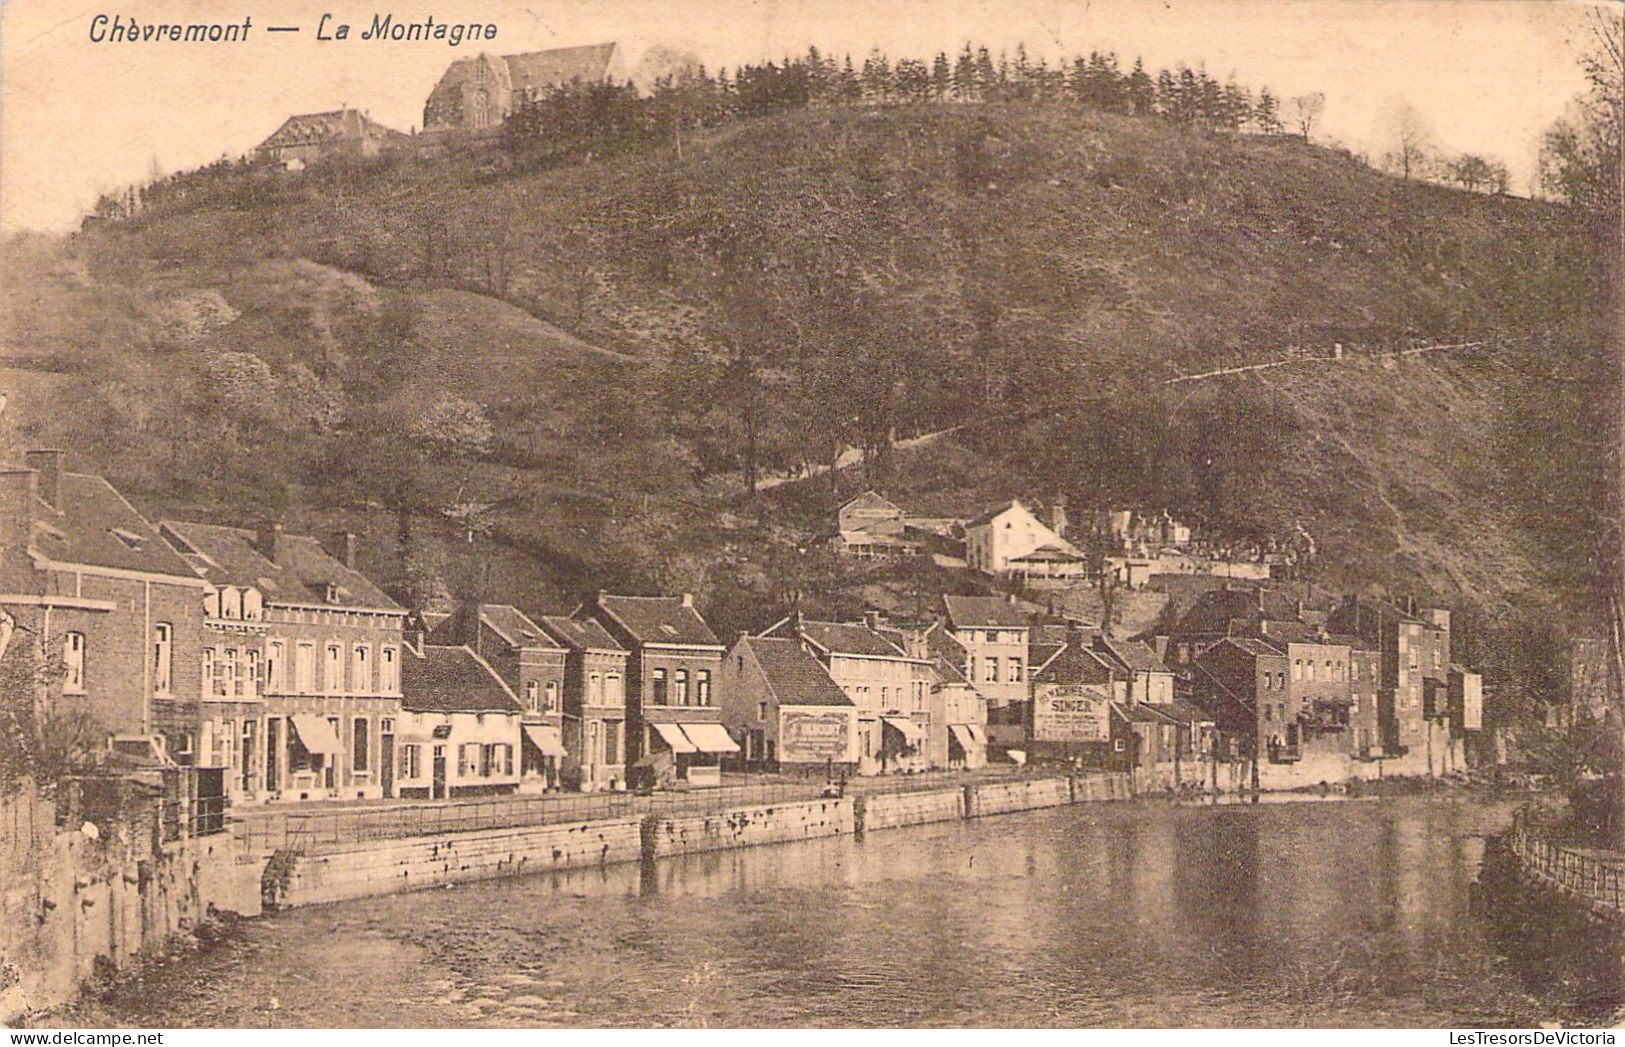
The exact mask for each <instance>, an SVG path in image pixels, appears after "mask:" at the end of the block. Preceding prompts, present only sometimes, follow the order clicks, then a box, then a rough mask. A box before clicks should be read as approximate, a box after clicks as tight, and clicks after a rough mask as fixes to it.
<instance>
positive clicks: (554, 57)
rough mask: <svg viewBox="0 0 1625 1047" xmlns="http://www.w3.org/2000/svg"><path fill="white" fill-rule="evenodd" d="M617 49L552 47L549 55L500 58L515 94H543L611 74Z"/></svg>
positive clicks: (537, 53) (533, 53) (603, 46)
mask: <svg viewBox="0 0 1625 1047" xmlns="http://www.w3.org/2000/svg"><path fill="white" fill-rule="evenodd" d="M615 48H616V45H615V44H613V43H608V44H587V45H585V46H582V47H555V48H553V49H552V50H549V51H531V52H528V53H526V54H517V55H503V56H502V60H503V62H505V63H507V66H508V76H509V79H510V80H511V81H512V83H513V89H514V90H515V91H536V92H538V93H545V92H546V91H547V89H548V88H550V87H560V86H563V85H565V84H568V83H570V82H571V81H572V80H580V81H581V82H582V83H594V82H596V81H599V80H602V79H604V78H605V77H607V76H609V74H610V63H611V61H612V60H613V59H614V57H615Z"/></svg>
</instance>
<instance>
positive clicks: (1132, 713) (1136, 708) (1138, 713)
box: [1112, 702, 1167, 723]
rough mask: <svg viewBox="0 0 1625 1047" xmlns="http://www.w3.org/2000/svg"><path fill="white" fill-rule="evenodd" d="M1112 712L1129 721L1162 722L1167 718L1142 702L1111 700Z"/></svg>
mask: <svg viewBox="0 0 1625 1047" xmlns="http://www.w3.org/2000/svg"><path fill="white" fill-rule="evenodd" d="M1112 712H1114V713H1116V714H1117V715H1118V716H1120V717H1122V718H1123V719H1125V720H1127V721H1128V722H1129V723H1162V722H1164V721H1165V720H1166V719H1167V717H1165V716H1162V715H1161V714H1159V713H1158V712H1157V711H1156V710H1155V709H1154V708H1152V707H1151V706H1148V705H1146V704H1144V703H1142V702H1113V703H1112Z"/></svg>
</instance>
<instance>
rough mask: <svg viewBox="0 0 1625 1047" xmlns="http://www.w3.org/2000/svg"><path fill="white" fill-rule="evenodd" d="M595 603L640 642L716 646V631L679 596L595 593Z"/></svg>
mask: <svg viewBox="0 0 1625 1047" xmlns="http://www.w3.org/2000/svg"><path fill="white" fill-rule="evenodd" d="M598 606H599V608H600V609H601V610H603V611H604V613H606V614H608V615H610V616H611V617H612V618H614V619H615V620H616V621H617V622H619V623H620V624H621V626H622V627H623V628H625V629H626V631H627V632H628V633H630V634H631V635H632V636H633V637H635V638H636V639H637V640H638V641H639V642H640V643H671V644H691V645H704V646H711V647H720V646H721V643H720V642H719V641H718V640H717V634H716V633H713V632H712V631H711V627H710V626H709V625H706V624H705V619H704V618H701V617H700V612H698V611H696V610H695V609H694V608H693V607H691V606H689V605H687V604H685V603H684V602H683V598H682V597H680V596H615V595H613V594H611V593H599V594H598Z"/></svg>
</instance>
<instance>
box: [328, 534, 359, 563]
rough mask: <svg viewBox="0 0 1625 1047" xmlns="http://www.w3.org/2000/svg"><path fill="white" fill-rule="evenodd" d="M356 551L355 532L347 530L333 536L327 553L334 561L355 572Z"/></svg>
mask: <svg viewBox="0 0 1625 1047" xmlns="http://www.w3.org/2000/svg"><path fill="white" fill-rule="evenodd" d="M355 549H356V539H355V532H354V531H349V530H345V531H340V532H338V533H337V534H335V535H334V536H333V541H332V543H331V544H330V545H328V547H327V552H328V554H329V555H330V556H332V557H333V559H335V560H337V561H338V562H339V563H342V564H343V565H344V566H346V567H348V568H349V569H350V570H352V571H353V570H355Z"/></svg>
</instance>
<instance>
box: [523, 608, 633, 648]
mask: <svg viewBox="0 0 1625 1047" xmlns="http://www.w3.org/2000/svg"><path fill="white" fill-rule="evenodd" d="M542 628H544V629H546V630H547V631H548V632H549V633H550V634H552V636H553V638H554V639H555V640H557V641H558V642H559V643H562V644H563V645H564V646H566V647H568V648H570V649H572V650H576V651H585V650H587V649H589V648H591V649H592V650H595V651H625V650H626V648H624V647H622V646H621V645H620V644H618V643H616V642H615V637H613V636H611V635H609V633H608V632H607V631H605V629H604V627H603V626H602V625H599V624H598V620H597V619H596V618H566V617H564V616H562V615H545V616H544V617H543V618H542Z"/></svg>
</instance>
